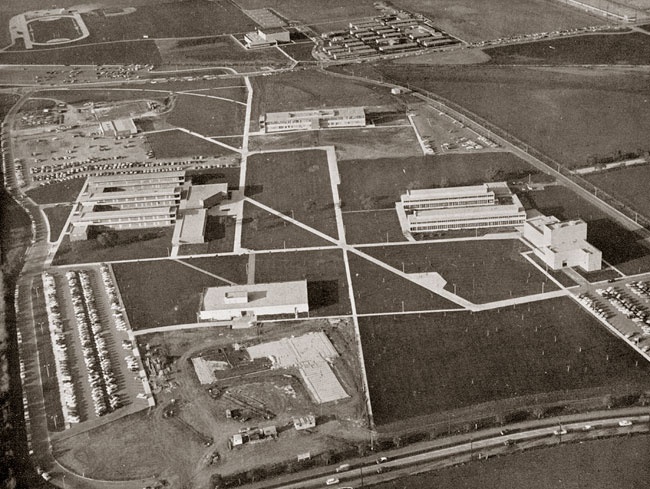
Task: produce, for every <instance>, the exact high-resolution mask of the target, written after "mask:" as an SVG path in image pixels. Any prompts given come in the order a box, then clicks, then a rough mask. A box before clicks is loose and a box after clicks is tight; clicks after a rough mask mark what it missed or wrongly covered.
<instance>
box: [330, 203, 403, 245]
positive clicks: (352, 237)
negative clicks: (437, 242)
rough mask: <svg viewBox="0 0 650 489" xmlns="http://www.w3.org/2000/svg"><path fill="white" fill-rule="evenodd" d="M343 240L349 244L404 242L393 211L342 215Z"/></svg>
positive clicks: (346, 213) (385, 210)
mask: <svg viewBox="0 0 650 489" xmlns="http://www.w3.org/2000/svg"><path fill="white" fill-rule="evenodd" d="M343 224H344V225H345V240H346V241H347V242H348V243H351V244H365V243H387V242H389V243H392V242H396V241H406V238H405V237H404V234H403V233H402V228H401V227H400V225H399V219H398V218H397V213H396V212H395V209H394V208H393V209H381V210H376V211H358V212H355V211H352V212H344V213H343Z"/></svg>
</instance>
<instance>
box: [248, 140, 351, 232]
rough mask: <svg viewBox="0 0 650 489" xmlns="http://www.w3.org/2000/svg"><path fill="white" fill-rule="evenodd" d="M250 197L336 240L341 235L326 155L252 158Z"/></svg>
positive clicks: (308, 152)
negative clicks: (335, 212)
mask: <svg viewBox="0 0 650 489" xmlns="http://www.w3.org/2000/svg"><path fill="white" fill-rule="evenodd" d="M246 196H247V197H250V198H251V199H254V200H257V201H258V202H260V203H262V204H265V205H267V206H269V207H272V208H273V209H275V210H276V211H279V212H281V213H283V214H284V215H286V216H290V217H291V216H292V217H293V218H294V219H296V220H297V221H300V222H302V223H304V224H306V225H308V226H311V227H312V228H314V229H317V230H318V231H321V232H322V233H325V234H327V235H329V236H331V237H333V238H336V237H337V235H338V231H337V229H336V217H335V214H334V202H333V200H332V189H331V186H330V178H329V170H328V164H327V154H326V152H325V151H321V150H306V151H287V152H277V153H261V154H254V155H251V156H249V157H248V166H247V171H246Z"/></svg>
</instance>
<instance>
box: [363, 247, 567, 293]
mask: <svg viewBox="0 0 650 489" xmlns="http://www.w3.org/2000/svg"><path fill="white" fill-rule="evenodd" d="M528 249H529V248H528V247H527V246H525V245H524V244H523V243H522V242H521V241H518V240H514V239H510V240H481V241H456V242H447V243H437V244H415V245H403V246H384V247H377V248H363V251H364V252H365V253H368V254H369V255H371V256H374V257H375V258H378V259H380V260H381V261H383V262H385V263H388V264H389V265H391V266H392V267H394V268H397V269H402V267H403V268H404V271H405V272H406V273H426V272H437V273H439V274H440V275H442V278H444V279H445V280H446V281H447V284H446V285H445V289H446V290H449V291H450V292H454V291H455V292H456V293H457V294H458V295H459V296H461V297H464V298H465V299H467V300H469V301H471V302H474V303H484V302H492V301H498V300H503V299H509V298H510V297H521V296H525V295H531V294H539V293H541V292H542V291H545V292H550V291H552V290H557V289H558V287H557V286H556V285H555V284H554V283H553V282H551V281H550V280H548V278H547V277H546V276H545V275H544V274H542V272H540V271H539V270H537V269H536V268H535V267H534V266H533V265H531V263H530V262H529V261H528V260H526V259H525V258H524V257H523V256H521V252H522V251H528ZM542 284H543V285H542Z"/></svg>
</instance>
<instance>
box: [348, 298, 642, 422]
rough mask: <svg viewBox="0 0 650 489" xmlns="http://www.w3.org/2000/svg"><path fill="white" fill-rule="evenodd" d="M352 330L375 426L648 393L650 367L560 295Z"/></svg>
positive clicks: (371, 322)
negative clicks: (520, 401)
mask: <svg viewBox="0 0 650 489" xmlns="http://www.w3.org/2000/svg"><path fill="white" fill-rule="evenodd" d="M359 323H360V328H361V339H362V343H363V348H364V356H365V361H366V370H367V373H368V383H369V387H370V397H371V400H372V406H373V413H374V416H375V421H376V422H377V423H378V424H379V425H384V424H387V423H391V422H394V421H398V420H404V419H407V418H409V417H415V416H420V415H426V414H432V413H440V412H444V411H449V410H454V409H458V408H462V407H466V406H470V405H473V404H478V403H483V402H488V401H502V400H503V401H505V400H507V399H509V398H516V397H520V396H528V395H537V396H538V402H542V403H543V402H544V401H543V399H544V397H543V394H544V393H552V392H558V391H564V395H562V397H563V398H567V399H570V398H572V397H574V396H576V395H577V396H581V397H582V396H585V397H587V396H589V395H593V392H595V390H596V389H599V388H605V389H610V390H614V391H617V392H620V391H621V390H623V391H627V392H640V391H643V390H645V389H647V388H648V380H647V376H648V372H649V369H650V365H648V364H647V362H642V361H640V360H641V358H640V357H639V356H638V354H637V353H635V352H634V351H633V350H632V349H631V348H629V347H628V346H627V345H625V344H623V342H621V341H620V340H618V339H616V338H614V337H613V336H611V335H610V334H609V333H608V332H607V331H606V330H605V329H604V328H603V327H602V326H601V325H600V324H599V323H598V321H597V320H595V319H594V318H593V317H591V316H590V315H589V314H588V313H586V312H585V311H583V310H582V309H581V308H580V306H578V305H577V304H576V303H575V302H573V301H572V300H571V299H569V298H561V299H554V300H548V301H543V302H536V303H533V304H530V305H526V306H521V307H517V308H508V309H503V310H491V311H486V312H481V313H474V314H470V313H467V312H454V313H447V314H445V315H442V314H440V313H438V314H426V315H422V316H418V315H396V316H378V317H367V318H360V319H359ZM607 358H609V361H608V360H607ZM637 360H639V362H638V366H637V365H636V363H637ZM578 389H580V390H581V391H580V392H578V393H573V392H572V391H576V390H578ZM591 389H594V391H592V392H591V393H590V390H591ZM397 399H399V402H396V400H397Z"/></svg>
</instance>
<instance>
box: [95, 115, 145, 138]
mask: <svg viewBox="0 0 650 489" xmlns="http://www.w3.org/2000/svg"><path fill="white" fill-rule="evenodd" d="M99 130H100V132H101V134H102V135H103V136H109V137H115V138H126V137H129V136H131V135H132V134H135V133H137V132H138V128H137V127H136V125H135V122H133V119H131V118H128V117H125V118H123V119H115V120H113V121H104V122H101V123H100V124H99Z"/></svg>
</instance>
